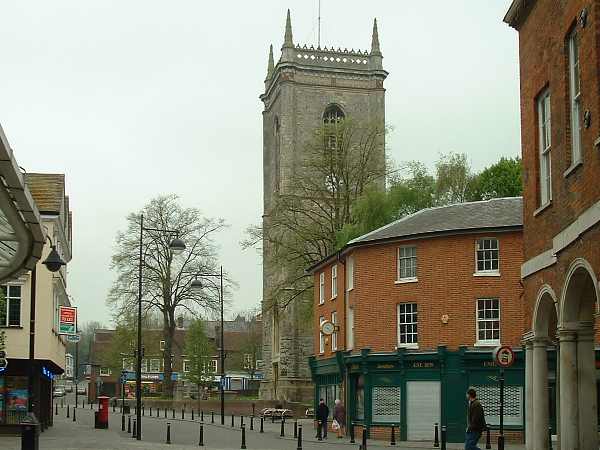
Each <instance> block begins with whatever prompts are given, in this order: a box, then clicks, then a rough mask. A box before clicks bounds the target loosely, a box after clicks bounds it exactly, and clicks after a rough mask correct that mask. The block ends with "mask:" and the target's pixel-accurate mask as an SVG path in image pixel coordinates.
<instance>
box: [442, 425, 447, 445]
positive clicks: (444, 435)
mask: <svg viewBox="0 0 600 450" xmlns="http://www.w3.org/2000/svg"><path fill="white" fill-rule="evenodd" d="M442 450H446V427H444V426H442Z"/></svg>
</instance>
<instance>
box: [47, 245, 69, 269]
mask: <svg viewBox="0 0 600 450" xmlns="http://www.w3.org/2000/svg"><path fill="white" fill-rule="evenodd" d="M42 264H44V265H45V266H46V268H47V269H48V270H49V271H50V272H58V271H59V270H60V268H61V267H62V266H64V265H66V264H67V263H66V262H64V261H63V259H62V258H61V257H60V255H59V254H58V252H57V251H56V247H55V246H54V245H53V246H52V249H51V250H50V254H49V255H48V257H47V258H46V260H45V261H44V262H42Z"/></svg>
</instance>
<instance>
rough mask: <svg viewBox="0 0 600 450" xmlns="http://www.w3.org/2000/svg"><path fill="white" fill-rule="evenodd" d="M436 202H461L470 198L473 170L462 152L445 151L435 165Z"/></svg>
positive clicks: (447, 203) (443, 203)
mask: <svg viewBox="0 0 600 450" xmlns="http://www.w3.org/2000/svg"><path fill="white" fill-rule="evenodd" d="M435 169H436V185H437V186H436V191H437V192H436V197H437V203H438V204H442V205H449V204H452V203H463V202H466V201H468V199H469V198H470V192H471V188H472V183H473V178H474V176H473V172H472V171H471V166H470V164H469V162H468V161H467V155H466V154H464V153H460V154H459V153H453V152H450V153H447V154H443V155H441V156H440V159H439V160H438V162H437V163H436V165H435Z"/></svg>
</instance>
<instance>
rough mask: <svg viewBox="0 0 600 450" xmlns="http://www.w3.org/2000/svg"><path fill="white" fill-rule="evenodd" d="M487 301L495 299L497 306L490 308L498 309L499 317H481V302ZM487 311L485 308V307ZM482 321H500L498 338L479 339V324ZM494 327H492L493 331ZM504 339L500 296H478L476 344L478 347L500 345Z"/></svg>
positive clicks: (476, 305) (476, 306)
mask: <svg viewBox="0 0 600 450" xmlns="http://www.w3.org/2000/svg"><path fill="white" fill-rule="evenodd" d="M485 301H495V302H496V304H497V308H490V310H494V309H495V310H497V311H498V318H493V319H487V318H483V319H481V320H480V319H479V302H485ZM484 311H485V308H484ZM480 322H498V339H479V324H480ZM493 331H494V328H492V332H493ZM501 341H502V311H501V308H500V298H499V297H482V298H478V299H477V300H476V301H475V346H476V347H496V346H498V345H500V342H501Z"/></svg>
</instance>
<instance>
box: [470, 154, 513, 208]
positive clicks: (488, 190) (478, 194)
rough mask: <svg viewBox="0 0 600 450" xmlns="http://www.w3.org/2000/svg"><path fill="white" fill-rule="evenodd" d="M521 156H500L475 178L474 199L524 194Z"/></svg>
mask: <svg viewBox="0 0 600 450" xmlns="http://www.w3.org/2000/svg"><path fill="white" fill-rule="evenodd" d="M522 172H523V165H522V162H521V158H519V157H516V158H504V157H503V158H500V161H498V162H497V163H495V164H492V165H491V166H489V167H487V168H486V169H484V170H483V171H482V172H481V173H479V174H478V175H477V176H476V177H475V179H474V180H473V181H474V182H473V195H472V199H473V200H489V199H490V198H500V197H518V196H520V195H522V194H523V179H522Z"/></svg>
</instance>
